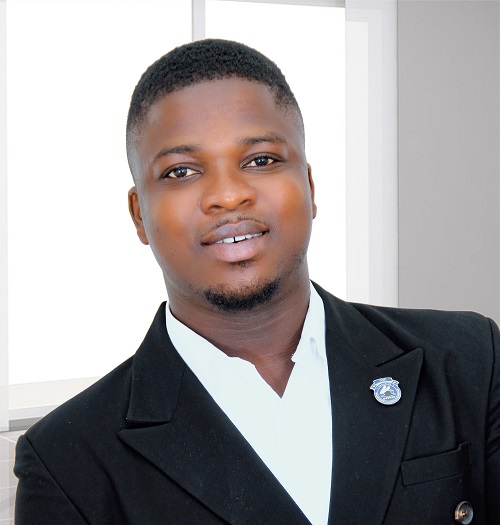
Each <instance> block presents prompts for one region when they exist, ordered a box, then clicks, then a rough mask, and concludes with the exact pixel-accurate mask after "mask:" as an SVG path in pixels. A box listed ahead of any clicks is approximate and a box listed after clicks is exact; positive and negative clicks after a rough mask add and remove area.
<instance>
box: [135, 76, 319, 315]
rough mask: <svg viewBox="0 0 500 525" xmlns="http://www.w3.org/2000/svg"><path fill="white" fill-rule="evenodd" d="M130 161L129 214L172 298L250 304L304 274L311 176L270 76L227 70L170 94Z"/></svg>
mask: <svg viewBox="0 0 500 525" xmlns="http://www.w3.org/2000/svg"><path fill="white" fill-rule="evenodd" d="M132 164H133V166H134V171H135V176H136V181H137V187H136V188H135V187H134V188H132V189H131V190H130V193H129V204H130V209H131V214H132V218H133V220H134V222H135V225H136V227H137V233H138V235H139V238H140V239H141V241H142V242H143V243H144V244H150V245H151V248H152V250H153V253H154V255H155V257H156V259H157V261H158V263H159V265H160V267H161V269H162V271H163V275H164V279H165V283H166V286H167V291H168V294H169V297H170V300H171V301H173V300H174V299H175V298H179V299H182V300H187V301H188V302H190V303H192V304H200V305H202V304H203V305H205V306H206V305H208V304H210V302H212V303H214V304H215V303H216V302H217V301H220V298H221V297H222V298H223V300H224V297H226V298H232V299H231V300H233V302H234V299H235V298H236V299H237V301H236V302H238V300H240V299H241V301H243V302H241V301H240V303H241V304H243V305H244V304H245V297H250V296H251V295H252V294H253V296H256V295H257V296H258V295H259V294H262V293H264V294H265V293H268V295H269V294H270V295H272V293H271V291H272V292H274V291H275V289H278V291H280V292H281V293H286V291H287V290H293V289H294V287H296V285H297V282H298V281H297V280H298V279H302V278H307V262H306V257H305V254H306V250H307V245H308V242H309V236H310V231H311V222H312V219H313V217H314V216H315V213H316V209H315V205H314V200H313V184H312V179H311V176H310V172H309V169H308V165H307V163H306V159H305V153H304V146H303V137H302V134H301V131H300V128H299V126H298V124H297V120H296V116H295V114H294V113H293V111H291V110H289V109H288V110H287V109H283V108H279V107H277V106H276V103H275V100H274V98H273V95H272V94H271V92H270V91H269V89H268V88H267V87H266V86H264V85H262V84H258V83H255V82H249V81H246V80H241V79H225V80H217V81H214V82H206V83H200V84H196V85H194V86H190V87H187V88H184V89H182V90H180V91H177V92H174V93H171V94H169V95H166V96H165V97H163V98H162V99H160V100H159V101H158V102H156V103H155V104H154V105H153V106H152V107H151V108H150V110H149V111H148V114H147V118H146V122H145V124H143V125H141V127H140V128H139V133H138V134H137V136H136V139H135V147H134V149H133V152H132ZM271 289H272V290H271ZM265 290H267V292H265ZM214 297H218V299H215V300H214V299H213V298H214ZM207 298H208V299H207ZM228 300H229V299H228ZM221 304H222V303H221ZM247 306H248V305H247ZM249 307H251V305H250V306H249ZM222 308H223V309H224V305H223V304H222ZM243 308H244V306H243ZM226 309H230V308H226Z"/></svg>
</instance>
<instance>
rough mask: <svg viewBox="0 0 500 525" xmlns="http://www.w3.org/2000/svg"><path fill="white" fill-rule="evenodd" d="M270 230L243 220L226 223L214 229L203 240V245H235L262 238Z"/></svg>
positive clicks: (258, 223)
mask: <svg viewBox="0 0 500 525" xmlns="http://www.w3.org/2000/svg"><path fill="white" fill-rule="evenodd" d="M267 231H268V229H267V228H266V226H265V225H264V224H262V223H260V222H257V221H253V220H243V221H239V222H236V223H226V224H224V225H222V226H219V227H218V228H215V229H213V230H212V231H211V232H210V233H209V234H208V235H206V236H204V237H203V238H202V244H205V245H210V244H233V243H240V242H242V241H246V240H250V239H254V238H256V237H261V236H262V235H264V234H265V233H267Z"/></svg>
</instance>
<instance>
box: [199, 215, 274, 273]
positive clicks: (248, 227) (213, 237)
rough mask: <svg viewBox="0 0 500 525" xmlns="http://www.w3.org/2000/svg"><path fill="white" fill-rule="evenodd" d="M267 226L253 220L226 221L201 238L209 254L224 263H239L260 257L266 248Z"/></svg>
mask: <svg viewBox="0 0 500 525" xmlns="http://www.w3.org/2000/svg"><path fill="white" fill-rule="evenodd" d="M268 233H269V230H268V228H267V227H266V226H265V225H264V224H262V223H260V222H257V221H254V220H241V221H239V222H233V223H226V224H223V225H222V226H219V227H216V228H214V229H213V230H212V231H211V232H210V233H209V234H208V235H206V236H205V237H204V238H203V239H202V245H203V246H205V248H207V249H208V250H209V253H210V254H211V256H213V257H214V258H215V259H217V260H219V261H221V262H224V263H241V262H244V261H251V260H255V259H256V258H260V257H261V256H262V255H263V254H264V253H265V252H266V250H267V249H268V247H267V245H268V243H267V242H266V240H265V239H267V237H268V235H267V234H268Z"/></svg>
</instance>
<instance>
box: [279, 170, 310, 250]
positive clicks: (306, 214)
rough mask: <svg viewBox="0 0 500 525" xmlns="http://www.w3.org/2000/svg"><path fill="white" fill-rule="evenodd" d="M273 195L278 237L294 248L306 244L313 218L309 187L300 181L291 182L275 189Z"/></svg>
mask: <svg viewBox="0 0 500 525" xmlns="http://www.w3.org/2000/svg"><path fill="white" fill-rule="evenodd" d="M274 195H275V198H274V199H273V209H274V215H275V220H276V223H277V224H279V225H280V229H279V231H280V236H283V237H285V238H286V241H287V243H289V244H291V245H294V246H302V245H303V244H304V243H307V242H308V241H309V236H310V233H311V226H312V217H313V209H312V201H311V193H310V190H309V186H308V185H307V184H304V183H303V182H302V181H301V180H299V181H296V180H291V181H289V182H288V184H287V185H284V184H280V185H279V187H276V189H275V191H274Z"/></svg>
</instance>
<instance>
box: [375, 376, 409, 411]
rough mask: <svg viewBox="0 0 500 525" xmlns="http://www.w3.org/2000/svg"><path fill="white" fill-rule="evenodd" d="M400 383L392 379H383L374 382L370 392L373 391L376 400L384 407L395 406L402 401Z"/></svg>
mask: <svg viewBox="0 0 500 525" xmlns="http://www.w3.org/2000/svg"><path fill="white" fill-rule="evenodd" d="M398 385H399V381H396V380H395V379H392V377H381V378H380V379H375V381H373V383H372V386H371V387H370V390H373V395H374V396H375V399H376V400H377V401H378V402H379V403H382V405H394V403H397V402H398V401H399V400H400V399H401V389H400V388H399V386H398Z"/></svg>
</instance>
